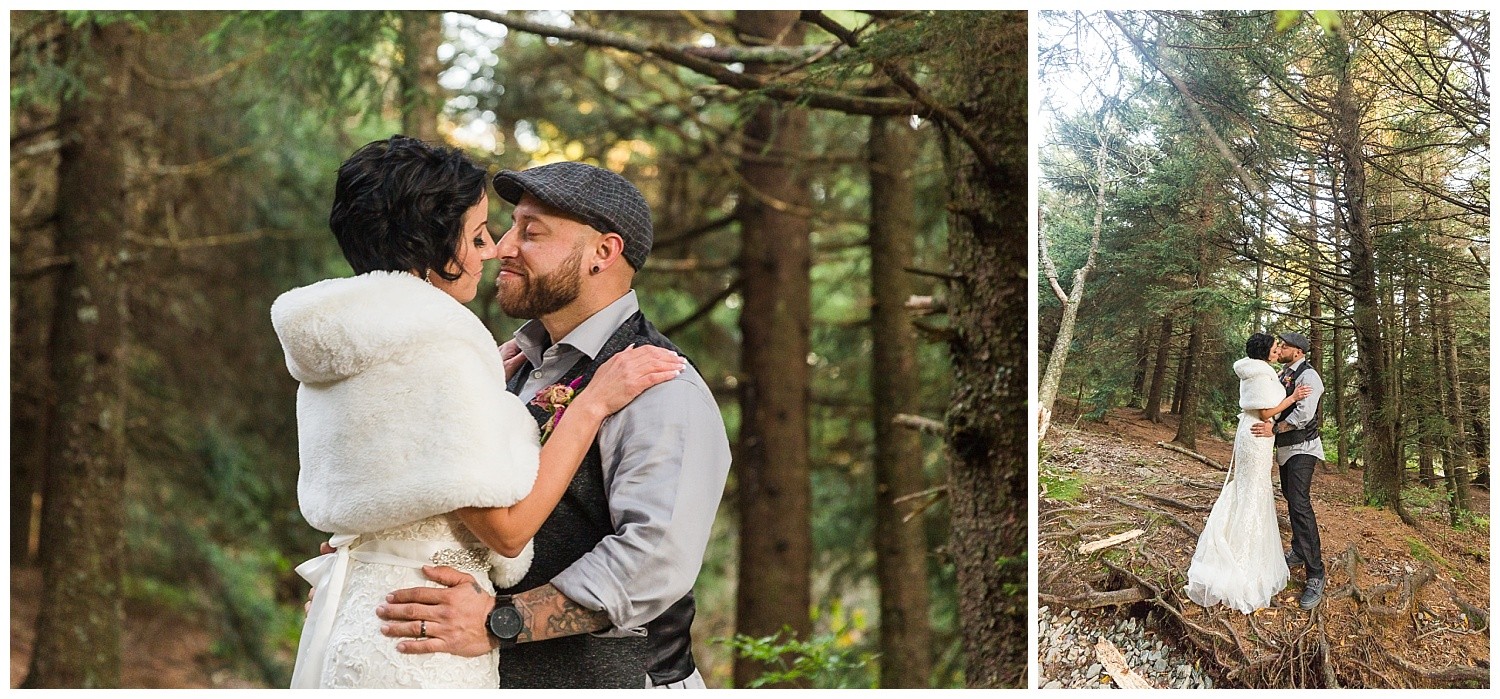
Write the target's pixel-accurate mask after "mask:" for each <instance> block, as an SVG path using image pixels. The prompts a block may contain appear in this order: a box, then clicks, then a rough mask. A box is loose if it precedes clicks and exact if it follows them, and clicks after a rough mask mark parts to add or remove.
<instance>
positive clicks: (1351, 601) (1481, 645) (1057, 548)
mask: <svg viewBox="0 0 1500 699" xmlns="http://www.w3.org/2000/svg"><path fill="white" fill-rule="evenodd" d="M1059 403H1060V405H1059V409H1058V414H1057V417H1056V418H1055V422H1054V426H1053V428H1052V431H1051V433H1050V434H1049V435H1048V438H1047V440H1046V444H1045V445H1044V453H1045V454H1047V458H1046V459H1045V460H1044V462H1043V463H1042V464H1041V465H1040V474H1041V476H1042V479H1043V487H1044V488H1046V487H1047V484H1048V483H1049V482H1051V483H1053V484H1061V485H1054V487H1053V492H1051V493H1044V495H1043V497H1042V499H1041V504H1040V507H1039V510H1038V523H1039V532H1038V539H1039V544H1040V545H1039V551H1038V552H1037V556H1038V563H1037V565H1038V592H1039V594H1040V595H1041V596H1042V600H1043V601H1042V604H1048V603H1049V601H1050V602H1051V603H1053V604H1061V605H1062V606H1068V607H1072V608H1075V609H1078V608H1082V609H1091V610H1092V611H1091V612H1090V613H1092V614H1101V615H1110V614H1116V613H1120V614H1133V615H1138V616H1139V615H1143V614H1144V613H1145V611H1146V610H1147V609H1149V608H1151V607H1153V606H1155V607H1156V608H1158V609H1160V608H1161V607H1162V605H1163V604H1166V605H1169V606H1171V607H1173V610H1163V611H1169V612H1172V611H1174V610H1175V611H1176V612H1177V613H1178V614H1177V619H1178V621H1177V624H1176V625H1177V626H1178V627H1180V628H1179V629H1178V630H1179V631H1182V633H1181V634H1179V636H1180V637H1182V638H1184V640H1185V641H1189V642H1191V643H1189V645H1193V646H1195V650H1198V651H1200V654H1201V655H1202V656H1203V657H1204V660H1205V662H1206V663H1210V664H1215V665H1219V666H1220V670H1221V673H1222V674H1221V677H1220V679H1221V680H1222V682H1220V683H1219V686H1226V687H1228V686H1329V685H1333V684H1336V685H1338V686H1345V687H1351V686H1356V687H1357V686H1384V687H1409V686H1415V687H1429V686H1430V687H1443V686H1488V668H1489V629H1488V606H1489V602H1488V600H1489V582H1490V581H1489V577H1490V575H1489V560H1490V551H1489V531H1488V525H1487V524H1485V525H1481V526H1480V528H1478V529H1477V530H1476V529H1473V528H1469V529H1463V530H1455V529H1453V528H1452V527H1450V526H1449V525H1448V521H1447V511H1446V503H1445V498H1444V495H1443V493H1442V491H1441V490H1439V491H1429V492H1417V493H1414V494H1413V492H1412V491H1410V490H1409V491H1407V492H1408V495H1407V501H1408V511H1409V512H1410V513H1411V514H1412V515H1413V516H1414V517H1415V518H1416V519H1417V520H1418V522H1419V524H1420V525H1421V526H1420V527H1419V528H1413V527H1411V526H1408V525H1406V524H1404V523H1403V522H1402V521H1401V520H1400V519H1399V518H1398V517H1397V516H1396V514H1394V513H1393V512H1391V511H1389V510H1385V509H1374V508H1370V507H1366V506H1364V505H1363V504H1362V499H1363V498H1362V492H1363V486H1362V483H1361V480H1360V478H1361V472H1360V471H1351V472H1349V473H1346V474H1339V473H1335V472H1333V470H1332V469H1325V468H1324V466H1320V467H1319V471H1318V473H1317V474H1316V475H1315V476H1314V479H1313V485H1312V498H1313V509H1314V510H1315V512H1316V514H1317V518H1318V528H1319V531H1320V536H1321V539H1322V550H1323V557H1324V562H1325V567H1326V568H1327V570H1328V572H1329V586H1328V590H1329V593H1328V596H1327V597H1326V598H1325V601H1324V603H1323V604H1322V605H1321V606H1320V608H1319V609H1318V610H1316V612H1315V613H1312V614H1309V613H1307V612H1303V611H1302V610H1301V609H1299V608H1298V607H1297V596H1298V595H1300V594H1301V591H1302V587H1303V580H1304V577H1303V573H1302V571H1301V569H1300V568H1299V569H1296V570H1294V571H1293V574H1292V581H1291V583H1290V584H1289V585H1288V587H1287V589H1286V590H1285V591H1283V592H1282V593H1280V594H1279V595H1277V597H1276V598H1275V600H1274V601H1273V603H1272V606H1271V607H1270V608H1267V609H1263V610H1260V611H1257V612H1255V613H1254V614H1253V615H1248V616H1246V615H1242V614H1239V613H1238V612H1233V611H1227V610H1225V609H1224V608H1223V607H1215V608H1213V609H1209V610H1205V609H1203V608H1202V607H1199V606H1197V605H1196V604H1193V603H1192V602H1190V601H1188V600H1186V598H1185V596H1183V595H1181V593H1180V590H1181V587H1182V585H1183V584H1184V583H1185V574H1186V570H1187V566H1188V563H1189V562H1190V561H1191V558H1192V553H1193V549H1194V547H1195V545H1196V543H1197V536H1196V532H1197V531H1199V530H1201V528H1202V526H1203V522H1204V521H1205V520H1206V519H1207V517H1208V510H1209V509H1210V508H1211V506H1212V505H1213V502H1214V500H1215V499H1216V498H1217V496H1218V492H1219V489H1220V487H1221V485H1222V484H1223V482H1224V473H1223V472H1222V471H1219V470H1216V469H1214V468H1212V467H1210V466H1208V465H1205V464H1203V463H1201V462H1199V461H1196V460H1194V459H1192V458H1190V457H1188V456H1184V455H1181V454H1178V453H1175V452H1172V451H1169V450H1167V449H1165V448H1162V447H1160V446H1157V444H1156V443H1157V442H1169V441H1171V439H1172V438H1173V436H1174V435H1175V433H1176V418H1175V417H1172V416H1167V421H1166V422H1164V423H1163V424H1152V423H1150V422H1148V421H1146V420H1144V419H1142V414H1141V411H1140V410H1136V409H1121V410H1117V411H1113V412H1111V413H1110V414H1109V415H1107V416H1106V418H1105V420H1103V421H1101V422H1091V421H1086V420H1081V421H1080V420H1076V416H1075V415H1073V414H1071V413H1069V412H1068V407H1067V406H1063V405H1061V403H1062V401H1059ZM1230 448H1231V444H1230V443H1229V442H1226V441H1224V440H1220V439H1217V438H1214V437H1213V436H1211V435H1204V436H1200V437H1199V439H1198V443H1197V449H1196V451H1197V452H1199V453H1200V454H1203V455H1205V456H1208V457H1209V458H1211V459H1214V460H1216V461H1218V462H1219V463H1220V464H1227V463H1228V460H1229V455H1230ZM1272 480H1273V482H1276V483H1279V480H1280V478H1279V475H1276V474H1273V478H1272ZM1068 491H1072V492H1068ZM1049 494H1050V495H1052V496H1053V497H1048V495H1049ZM1277 494H1278V498H1277V511H1278V515H1279V517H1280V518H1281V520H1282V522H1281V531H1282V537H1283V543H1284V544H1285V543H1286V542H1288V541H1289V540H1290V529H1289V527H1288V524H1287V521H1286V503H1285V501H1284V500H1282V499H1281V498H1280V497H1279V495H1280V493H1279V491H1278V493H1277ZM1472 496H1473V509H1474V510H1475V511H1476V512H1479V513H1482V514H1485V515H1487V514H1488V513H1489V493H1488V492H1487V491H1485V490H1482V489H1479V488H1474V489H1472ZM1174 520H1175V521H1174ZM1133 528H1142V529H1145V530H1146V533H1145V534H1144V535H1142V536H1140V537H1138V538H1136V539H1134V540H1132V541H1129V542H1126V543H1125V544H1123V545H1120V546H1116V547H1112V548H1110V549H1106V550H1104V551H1100V552H1093V553H1089V554H1079V553H1077V549H1078V546H1079V544H1080V543H1082V542H1087V541H1097V540H1100V539H1104V538H1105V537H1108V536H1110V535H1113V534H1118V533H1121V532H1125V531H1127V530H1129V529H1133ZM1189 530H1191V532H1190V531H1189ZM1111 566H1113V567H1111ZM1351 573H1352V575H1351ZM1132 587H1134V588H1136V589H1140V590H1143V591H1144V593H1154V594H1146V595H1145V596H1147V597H1148V598H1149V597H1155V598H1156V600H1155V601H1152V600H1151V599H1147V600H1144V601H1139V602H1135V603H1132V604H1124V605H1103V604H1099V602H1100V601H1101V600H1102V599H1103V598H1102V597H1101V596H1100V595H1099V594H1098V593H1101V592H1106V591H1118V590H1122V589H1128V588H1132ZM1144 593H1143V594H1144ZM1124 594H1126V596H1127V597H1128V596H1129V595H1130V594H1132V593H1124ZM1117 599H1118V598H1117ZM1480 678H1482V679H1480Z"/></svg>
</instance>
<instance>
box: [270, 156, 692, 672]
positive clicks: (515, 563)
mask: <svg viewBox="0 0 1500 699" xmlns="http://www.w3.org/2000/svg"><path fill="white" fill-rule="evenodd" d="M485 181H486V177H485V172H484V170H483V169H482V168H480V167H479V166H477V165H475V164H474V163H473V162H472V161H470V160H469V159H468V158H467V157H466V156H464V155H463V154H462V153H460V152H459V151H457V150H456V149H449V148H440V147H436V146H432V145H429V144H426V143H423V142H421V141H418V140H415V139H410V138H406V137H403V136H394V137H392V138H390V139H388V140H382V141H375V142H373V143H370V144H368V145H366V146H364V147H362V148H360V149H359V150H358V151H356V152H355V153H354V155H352V156H351V157H350V158H349V159H348V160H347V161H345V162H344V164H343V165H342V166H341V167H340V168H339V173H338V180H337V183H336V185H335V189H334V203H333V210H332V213H331V214H330V215H329V227H330V228H331V229H332V230H333V233H334V235H335V237H336V238H337V239H338V242H339V246H340V248H341V249H342V251H343V253H344V257H345V258H346V259H347V260H348V261H349V264H350V266H351V267H353V269H354V271H355V273H356V276H354V277H351V278H340V279H328V280H324V281H321V282H318V283H316V284H312V285H310V286H306V287H302V288H299V289H293V290H291V291H288V292H286V293H285V294H283V295H281V297H279V298H278V299H277V300H276V302H275V304H274V305H272V307H271V320H272V324H273V325H274V326H275V329H276V334H277V337H278V338H279V339H280V340H281V344H282V348H283V350H284V351H285V354H286V363H287V368H288V369H289V370H290V372H291V374H292V376H293V377H294V378H296V379H297V380H298V381H300V382H301V386H300V387H299V388H298V390H297V432H298V434H297V441H298V452H299V459H300V462H301V470H300V472H299V474H298V480H297V497H298V502H299V504H300V507H301V509H302V513H303V516H304V517H305V518H306V519H307V521H308V523H309V524H311V525H312V526H313V527H314V528H317V529H319V530H321V531H326V532H331V533H332V534H333V537H332V539H331V540H330V541H329V543H330V545H331V546H332V547H333V548H334V552H333V553H329V554H325V555H324V556H321V557H319V558H315V559H313V560H311V561H308V562H307V563H304V564H303V565H301V566H299V567H298V568H297V572H298V573H299V574H302V575H303V577H305V578H307V579H308V580H309V581H310V582H312V583H313V590H314V593H315V594H314V595H313V599H312V603H311V605H310V608H309V612H308V616H307V621H306V624H305V625H304V627H303V631H302V639H301V642H300V644H299V646H298V649H297V663H296V666H295V669H294V670H293V675H292V687H294V688H313V687H461V688H494V687H496V686H498V683H499V674H498V672H499V669H498V668H499V659H498V657H497V655H496V653H495V652H494V651H491V653H490V654H488V655H483V656H479V657H477V658H464V657H459V656H455V655H449V654H445V653H432V654H424V655H406V654H402V653H398V652H397V651H396V647H395V646H396V642H397V639H392V638H387V637H385V636H383V635H381V633H380V624H381V622H380V620H379V619H378V618H377V617H376V616H375V607H376V606H378V605H379V604H381V603H383V602H384V600H385V596H386V594H388V593H390V592H391V591H394V590H397V589H400V588H406V587H419V586H429V587H431V586H437V584H436V583H432V582H429V581H428V580H427V579H426V578H425V577H424V576H423V575H422V571H421V567H422V566H423V565H447V566H452V567H454V568H456V569H458V570H461V571H465V572H469V573H471V574H473V577H474V579H475V581H476V583H475V584H476V585H479V586H480V587H482V588H484V590H485V591H486V592H489V593H493V591H494V586H495V585H496V584H497V583H498V584H499V585H500V586H509V585H513V584H515V583H516V582H518V581H519V580H520V579H521V577H522V576H523V575H524V574H525V573H526V570H527V567H528V565H529V562H530V557H531V544H530V540H531V537H532V536H533V535H534V534H535V533H536V531H537V529H538V528H539V527H541V525H542V522H543V521H545V520H546V518H547V517H548V515H549V514H551V512H552V509H553V508H554V507H555V506H556V505H557V503H558V500H559V499H560V498H561V497H562V495H563V493H564V491H565V490H566V488H567V484H568V482H569V481H570V480H571V479H572V477H573V474H574V472H575V471H576V470H577V469H578V466H579V463H580V462H581V461H582V460H583V458H584V456H585V454H586V453H587V451H588V449H589V448H590V446H591V444H592V443H593V441H594V438H595V434H596V432H597V431H598V429H599V425H600V422H601V421H602V420H603V419H604V418H605V417H606V416H608V415H610V414H611V413H613V412H614V411H616V410H619V409H620V408H622V407H624V406H625V404H627V403H629V402H630V401H631V400H633V399H634V398H635V397H636V396H637V395H639V394H640V393H641V392H642V391H644V390H645V389H647V388H649V387H651V386H653V385H656V384H657V383H660V382H662V381H666V380H668V379H670V378H672V377H673V376H675V375H677V373H680V371H681V369H682V366H683V361H682V360H681V358H680V357H678V356H677V355H676V354H675V353H672V352H670V351H667V350H663V349H659V348H656V347H641V348H637V349H633V350H627V351H625V352H621V353H620V354H618V355H616V356H615V357H613V358H611V359H610V360H609V361H608V362H606V363H605V364H604V365H603V366H602V367H601V368H600V370H599V372H598V373H597V374H596V375H595V377H594V379H593V381H592V382H591V383H590V384H589V385H588V386H587V390H581V391H580V392H578V393H577V397H576V398H575V399H574V400H573V401H572V402H571V403H569V404H568V405H567V408H566V409H565V410H563V415H564V416H563V417H562V418H561V419H560V421H559V422H557V423H556V425H555V427H554V428H553V431H552V432H551V434H550V437H549V438H548V439H547V440H546V444H545V446H539V445H538V441H539V439H538V435H537V427H536V421H535V420H534V419H533V418H532V416H531V414H530V413H529V412H528V411H527V409H526V407H525V406H524V405H523V404H522V403H521V401H520V399H519V398H517V397H516V396H514V395H512V394H510V393H507V392H506V390H505V379H506V376H505V374H506V369H507V367H505V366H503V365H502V361H501V353H500V351H499V350H498V349H497V348H496V346H495V341H494V338H493V337H492V336H491V335H490V333H489V331H488V330H487V329H486V328H485V326H484V324H483V323H481V322H480V320H479V318H478V317H476V316H475V315H474V314H473V313H471V312H469V310H468V309H466V308H465V307H464V306H462V305H461V304H462V303H467V302H468V301H470V300H472V299H473V298H474V296H475V295H476V293H477V292H478V286H479V278H480V275H481V274H482V273H483V272H484V262H485V260H490V259H494V257H495V252H494V241H493V240H492V238H491V236H490V232H489V229H488V227H487V226H486V219H487V213H488V195H487V193H486V191H485ZM507 557H510V558H507ZM425 623H426V622H424V624H425ZM433 623H438V622H433ZM423 630H424V632H425V630H426V629H425V628H424V629H423Z"/></svg>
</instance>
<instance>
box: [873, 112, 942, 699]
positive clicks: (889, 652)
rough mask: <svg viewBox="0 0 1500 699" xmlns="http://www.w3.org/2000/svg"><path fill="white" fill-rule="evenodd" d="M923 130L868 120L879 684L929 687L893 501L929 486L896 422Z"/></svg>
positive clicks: (909, 389) (920, 554) (928, 653)
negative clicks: (914, 178) (914, 167)
mask: <svg viewBox="0 0 1500 699" xmlns="http://www.w3.org/2000/svg"><path fill="white" fill-rule="evenodd" d="M916 159H917V132H916V131H915V130H913V129H912V127H911V125H910V124H908V123H907V120H906V119H905V118H901V117H875V118H873V119H871V120H870V147H869V160H870V287H871V289H870V298H871V300H872V301H873V304H872V305H873V309H872V325H871V335H872V340H873V343H874V357H873V359H874V361H873V363H872V364H871V367H870V368H871V371H870V385H871V389H872V391H871V392H872V397H873V398H874V406H873V407H874V418H875V577H876V580H877V583H878V584H879V587H880V686H881V687H882V688H887V689H889V688H897V687H900V688H910V687H926V686H928V683H929V681H930V676H931V674H932V627H931V625H930V624H929V622H928V619H927V546H926V540H925V537H924V536H923V528H922V520H921V519H920V518H917V519H915V520H913V521H911V522H903V521H902V518H903V516H904V513H903V512H902V509H903V508H902V507H900V506H899V505H897V504H896V499H897V498H899V497H902V496H904V495H911V494H912V493H917V492H920V491H922V490H923V489H925V488H926V487H927V479H926V478H925V477H924V476H923V473H922V440H921V434H920V433H919V432H917V431H916V430H912V429H908V428H905V427H901V426H898V425H896V424H895V417H896V416H897V415H900V414H903V413H905V414H913V415H914V414H917V413H919V412H920V410H921V400H920V397H921V386H920V376H919V373H918V371H917V361H916V357H917V338H916V333H915V331H914V330H913V328H912V324H911V318H910V317H909V316H908V314H907V312H906V299H907V298H908V297H909V296H910V295H911V282H910V279H911V277H910V275H908V274H906V272H905V270H904V268H905V267H906V266H907V265H909V264H910V262H911V259H912V255H913V248H914V247H915V235H916V229H917V223H916V191H915V188H914V186H913V184H912V164H913V163H915V162H916Z"/></svg>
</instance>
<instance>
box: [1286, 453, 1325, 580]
mask: <svg viewBox="0 0 1500 699" xmlns="http://www.w3.org/2000/svg"><path fill="white" fill-rule="evenodd" d="M1317 465H1318V458H1317V457H1315V456H1313V455H1311V454H1294V455H1292V456H1291V457H1290V458H1288V459H1287V460H1286V463H1283V464H1282V465H1281V494H1282V495H1283V496H1284V497H1286V511H1287V516H1288V518H1289V519H1291V520H1292V550H1293V551H1295V552H1296V553H1297V555H1298V556H1301V557H1302V560H1303V561H1306V562H1307V577H1308V578H1321V577H1323V544H1322V542H1321V541H1319V540H1318V518H1317V516H1316V515H1314V514H1313V508H1312V495H1311V491H1312V479H1313V469H1314V468H1315V467H1316V466H1317Z"/></svg>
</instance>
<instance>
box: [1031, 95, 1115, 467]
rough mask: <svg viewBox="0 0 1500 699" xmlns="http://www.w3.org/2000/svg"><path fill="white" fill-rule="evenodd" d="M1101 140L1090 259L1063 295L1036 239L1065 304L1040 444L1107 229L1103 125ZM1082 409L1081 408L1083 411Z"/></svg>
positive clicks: (1050, 359)
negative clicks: (1086, 287) (1079, 308)
mask: <svg viewBox="0 0 1500 699" xmlns="http://www.w3.org/2000/svg"><path fill="white" fill-rule="evenodd" d="M1099 131H1100V137H1099V144H1098V147H1097V148H1096V149H1095V150H1094V173H1095V176H1096V178H1097V180H1096V182H1095V183H1094V186H1095V189H1094V223H1093V229H1092V233H1091V235H1090V237H1089V254H1088V259H1087V260H1085V261H1084V263H1083V266H1082V267H1079V268H1078V269H1077V270H1075V271H1074V272H1073V287H1072V288H1071V289H1070V290H1069V291H1068V292H1067V295H1064V294H1063V290H1062V287H1061V286H1060V285H1059V284H1058V283H1057V268H1056V267H1055V266H1053V264H1052V256H1051V255H1049V254H1048V253H1047V238H1046V237H1045V233H1039V234H1038V236H1037V238H1038V240H1039V241H1040V244H1041V261H1042V268H1043V269H1044V270H1045V273H1046V275H1047V280H1048V281H1050V282H1051V283H1052V291H1053V293H1055V294H1056V295H1057V300H1058V301H1059V302H1061V303H1062V309H1063V312H1062V322H1061V323H1060V324H1059V325H1058V328H1057V339H1056V340H1054V341H1053V343H1052V352H1051V354H1049V355H1047V370H1046V371H1044V372H1043V373H1042V383H1041V387H1040V388H1038V389H1037V393H1038V396H1037V402H1038V403H1041V407H1042V414H1041V422H1042V424H1041V427H1040V429H1038V430H1037V436H1036V438H1037V441H1041V440H1042V439H1045V438H1046V437H1047V427H1048V426H1049V425H1051V423H1052V406H1053V404H1054V403H1056V402H1057V387H1058V384H1060V383H1061V382H1062V373H1063V367H1064V366H1065V365H1067V363H1068V350H1070V349H1072V345H1073V327H1074V326H1075V325H1077V324H1078V306H1079V305H1081V304H1082V303H1083V287H1084V284H1085V283H1087V282H1088V278H1089V272H1091V271H1093V269H1094V261H1095V259H1097V258H1098V256H1099V235H1100V232H1101V231H1102V230H1103V229H1104V186H1105V181H1106V179H1105V174H1104V166H1105V163H1106V162H1108V157H1107V151H1106V150H1105V144H1104V136H1103V132H1104V125H1103V124H1102V123H1101V124H1100V125H1099ZM1082 409H1083V406H1082V405H1081V404H1080V405H1079V410H1080V411H1082Z"/></svg>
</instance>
